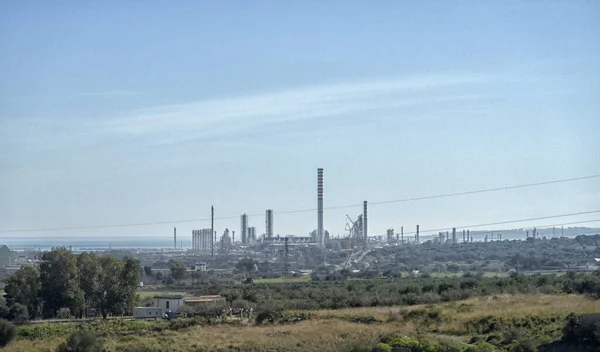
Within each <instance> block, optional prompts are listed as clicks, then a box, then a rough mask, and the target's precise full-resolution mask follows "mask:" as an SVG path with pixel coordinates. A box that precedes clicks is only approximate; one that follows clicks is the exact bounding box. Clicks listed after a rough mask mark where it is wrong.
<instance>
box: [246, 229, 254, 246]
mask: <svg viewBox="0 0 600 352" xmlns="http://www.w3.org/2000/svg"><path fill="white" fill-rule="evenodd" d="M254 242H256V227H254V226H252V227H248V238H247V239H246V243H254Z"/></svg>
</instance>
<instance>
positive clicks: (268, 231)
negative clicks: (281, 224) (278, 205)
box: [265, 209, 273, 238]
mask: <svg viewBox="0 0 600 352" xmlns="http://www.w3.org/2000/svg"><path fill="white" fill-rule="evenodd" d="M265 236H266V237H267V238H271V237H273V210H271V209H267V212H266V214H265Z"/></svg>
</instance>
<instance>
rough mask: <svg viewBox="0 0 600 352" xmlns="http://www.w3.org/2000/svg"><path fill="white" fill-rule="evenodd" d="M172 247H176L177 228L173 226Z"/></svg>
mask: <svg viewBox="0 0 600 352" xmlns="http://www.w3.org/2000/svg"><path fill="white" fill-rule="evenodd" d="M173 247H175V249H177V228H176V227H174V228H173Z"/></svg>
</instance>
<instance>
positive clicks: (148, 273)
mask: <svg viewBox="0 0 600 352" xmlns="http://www.w3.org/2000/svg"><path fill="white" fill-rule="evenodd" d="M144 274H145V275H146V276H147V277H153V275H152V274H153V273H152V268H151V267H149V266H147V265H146V266H144Z"/></svg>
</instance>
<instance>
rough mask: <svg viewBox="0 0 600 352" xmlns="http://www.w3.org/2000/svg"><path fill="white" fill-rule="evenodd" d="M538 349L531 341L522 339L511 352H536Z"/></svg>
mask: <svg viewBox="0 0 600 352" xmlns="http://www.w3.org/2000/svg"><path fill="white" fill-rule="evenodd" d="M536 351H537V347H536V346H535V343H534V342H533V341H532V340H531V339H522V340H521V341H519V342H518V343H517V344H516V345H514V346H513V347H512V348H511V349H510V352H536Z"/></svg>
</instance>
